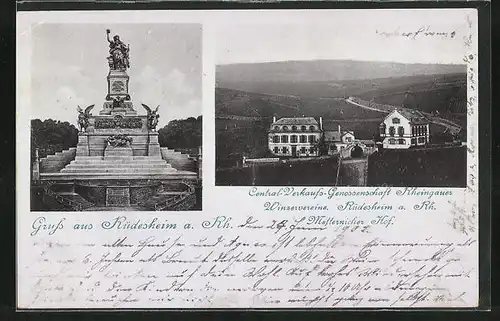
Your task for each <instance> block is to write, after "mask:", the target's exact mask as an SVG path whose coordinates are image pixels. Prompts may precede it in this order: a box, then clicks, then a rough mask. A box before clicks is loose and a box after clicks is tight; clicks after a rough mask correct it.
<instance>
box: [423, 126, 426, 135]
mask: <svg viewBox="0 0 500 321" xmlns="http://www.w3.org/2000/svg"><path fill="white" fill-rule="evenodd" d="M424 134H425V135H427V126H424Z"/></svg>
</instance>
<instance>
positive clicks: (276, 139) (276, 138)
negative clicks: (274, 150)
mask: <svg viewBox="0 0 500 321" xmlns="http://www.w3.org/2000/svg"><path fill="white" fill-rule="evenodd" d="M279 142H280V137H279V136H278V135H275V136H273V143H279Z"/></svg>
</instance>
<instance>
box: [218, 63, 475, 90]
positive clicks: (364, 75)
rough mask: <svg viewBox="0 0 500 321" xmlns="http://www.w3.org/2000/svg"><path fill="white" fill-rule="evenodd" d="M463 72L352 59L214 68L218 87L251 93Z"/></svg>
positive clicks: (444, 67)
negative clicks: (275, 86) (283, 87)
mask: <svg viewBox="0 0 500 321" xmlns="http://www.w3.org/2000/svg"><path fill="white" fill-rule="evenodd" d="M465 72H466V66H465V65H445V64H402V63H391V62H368V61H353V60H313V61H283V62H267V63H253V64H231V65H218V66H217V67H216V83H217V86H219V87H225V88H232V89H240V90H245V91H254V92H262V90H255V89H256V88H257V87H259V85H258V84H259V83H260V84H271V83H305V82H339V81H341V82H344V81H348V80H363V79H380V78H392V77H407V76H425V75H436V74H454V73H465ZM342 86H343V84H342V83H338V84H335V83H334V84H332V88H335V87H342ZM262 88H265V87H262ZM264 92H267V91H264Z"/></svg>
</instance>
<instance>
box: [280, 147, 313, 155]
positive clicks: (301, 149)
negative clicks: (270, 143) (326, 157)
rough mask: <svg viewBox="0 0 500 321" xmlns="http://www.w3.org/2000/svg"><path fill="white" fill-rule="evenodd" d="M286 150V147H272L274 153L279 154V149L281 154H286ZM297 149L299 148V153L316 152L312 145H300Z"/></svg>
mask: <svg viewBox="0 0 500 321" xmlns="http://www.w3.org/2000/svg"><path fill="white" fill-rule="evenodd" d="M288 150H289V149H288V147H281V148H279V147H274V149H273V151H274V153H275V154H279V153H280V151H281V154H288ZM299 150H300V153H301V154H305V153H307V152H309V153H310V154H314V153H316V148H314V147H310V148H305V147H301V148H300V149H299Z"/></svg>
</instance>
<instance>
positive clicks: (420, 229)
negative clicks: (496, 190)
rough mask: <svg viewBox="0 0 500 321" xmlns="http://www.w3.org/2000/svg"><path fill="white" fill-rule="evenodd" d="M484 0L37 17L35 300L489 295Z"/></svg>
mask: <svg viewBox="0 0 500 321" xmlns="http://www.w3.org/2000/svg"><path fill="white" fill-rule="evenodd" d="M477 21H478V17H477V11H476V10H475V9H419V10H416V9H397V10H396V9H384V10H354V9H343V10H337V9H336V10H268V11H265V10H261V11H230V10H225V11H216V10H213V11H181V10H179V11H108V12H106V11H81V12H78V11H66V12H65V11H52V12H48V11H47V12H19V13H18V15H17V58H18V59H17V77H16V78H17V124H16V125H17V137H18V138H17V156H16V159H17V164H18V167H17V182H18V183H17V184H18V185H17V215H16V218H17V219H16V221H17V224H16V226H17V276H18V279H17V308H18V309H19V310H22V311H31V310H33V309H78V310H80V309H103V310H108V309H127V310H129V309H182V310H187V309H223V308H237V309H304V308H308V309H338V308H349V309H356V308H384V309H387V308H473V307H478V305H479V268H478V265H479V263H478V262H479V254H478V253H479V246H480V244H479V234H478V233H479V232H478V226H479V215H478V213H479V212H478V173H479V167H478V166H479V163H478V148H479V139H478V133H479V123H478V22H477Z"/></svg>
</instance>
